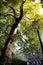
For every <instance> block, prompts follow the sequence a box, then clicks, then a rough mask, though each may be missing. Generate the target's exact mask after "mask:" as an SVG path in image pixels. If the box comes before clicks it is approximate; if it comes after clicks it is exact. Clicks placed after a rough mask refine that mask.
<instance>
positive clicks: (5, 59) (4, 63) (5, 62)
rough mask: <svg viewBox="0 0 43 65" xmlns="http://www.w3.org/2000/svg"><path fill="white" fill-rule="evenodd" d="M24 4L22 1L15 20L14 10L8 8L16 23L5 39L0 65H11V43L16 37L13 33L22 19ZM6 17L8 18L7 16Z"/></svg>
mask: <svg viewBox="0 0 43 65" xmlns="http://www.w3.org/2000/svg"><path fill="white" fill-rule="evenodd" d="M24 3H25V1H22V4H21V6H20V17H19V18H17V17H16V16H15V9H14V8H13V7H11V6H10V8H11V9H12V10H13V12H14V16H13V17H14V18H15V19H16V21H15V23H14V24H13V26H12V28H11V31H10V34H9V36H8V39H7V41H6V43H5V46H4V48H3V50H2V54H1V62H0V65H11V61H12V48H13V42H14V40H15V39H16V35H15V34H14V31H15V29H16V27H17V26H18V24H19V22H20V21H21V19H22V17H23V4H24ZM6 16H8V14H7V15H6Z"/></svg>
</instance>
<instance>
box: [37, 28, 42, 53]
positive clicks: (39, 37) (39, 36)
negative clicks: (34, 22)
mask: <svg viewBox="0 0 43 65" xmlns="http://www.w3.org/2000/svg"><path fill="white" fill-rule="evenodd" d="M37 34H38V37H39V41H40V45H41V49H42V54H43V44H42V41H41V38H40V33H39V30H38V29H37Z"/></svg>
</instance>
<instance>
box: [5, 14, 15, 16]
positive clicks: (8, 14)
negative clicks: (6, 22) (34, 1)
mask: <svg viewBox="0 0 43 65" xmlns="http://www.w3.org/2000/svg"><path fill="white" fill-rule="evenodd" d="M6 16H12V17H14V15H12V14H6V15H4V17H6Z"/></svg>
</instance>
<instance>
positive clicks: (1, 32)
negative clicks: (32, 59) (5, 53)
mask: <svg viewBox="0 0 43 65" xmlns="http://www.w3.org/2000/svg"><path fill="white" fill-rule="evenodd" d="M21 2H22V0H0V51H1V50H2V48H3V47H4V45H5V42H6V40H7V37H8V35H9V32H10V30H11V26H12V25H13V23H14V22H15V19H14V18H13V17H12V16H7V17H4V16H3V15H5V14H7V13H10V14H13V11H12V10H11V8H10V7H9V6H12V7H13V8H15V9H16V10H18V11H19V7H20V4H21ZM41 7H42V6H41V3H40V2H38V3H35V1H34V0H26V3H25V4H24V7H23V9H24V16H23V18H22V20H21V22H20V27H19V28H20V30H19V33H18V39H17V40H16V41H17V45H18V46H20V47H21V49H20V53H19V54H22V53H23V54H24V55H27V53H28V52H34V51H35V52H36V53H38V54H41V46H40V42H39V38H38V35H37V31H36V30H37V26H39V32H40V35H41V34H43V15H42V16H41V15H40V14H39V11H40V8H41ZM19 14H20V13H19ZM37 19H38V25H36V26H35V27H34V26H32V24H33V21H34V20H37ZM18 51H19V50H18ZM0 53H1V52H0Z"/></svg>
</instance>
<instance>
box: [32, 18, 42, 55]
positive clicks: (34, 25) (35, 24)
mask: <svg viewBox="0 0 43 65" xmlns="http://www.w3.org/2000/svg"><path fill="white" fill-rule="evenodd" d="M32 26H33V27H36V29H37V30H36V31H37V35H38V38H39V41H40V45H41V49H42V54H43V43H42V41H41V38H40V33H39V26H38V20H37V19H36V20H34V21H33V23H32Z"/></svg>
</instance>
